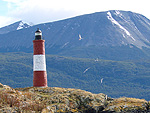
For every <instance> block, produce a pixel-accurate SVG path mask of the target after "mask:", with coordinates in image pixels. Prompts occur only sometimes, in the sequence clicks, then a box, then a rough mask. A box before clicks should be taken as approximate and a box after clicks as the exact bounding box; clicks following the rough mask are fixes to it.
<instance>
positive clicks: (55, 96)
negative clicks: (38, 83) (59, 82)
mask: <svg viewBox="0 0 150 113" xmlns="http://www.w3.org/2000/svg"><path fill="white" fill-rule="evenodd" d="M138 110H141V111H148V110H149V103H148V102H147V101H146V100H144V99H135V98H126V97H123V98H118V99H113V98H110V97H107V95H105V94H102V93H100V94H92V93H91V92H87V91H83V90H80V89H71V88H58V87H46V88H37V87H28V88H17V89H13V88H11V87H9V86H6V85H3V84H0V112H33V111H34V112H40V113H108V112H133V111H138Z"/></svg>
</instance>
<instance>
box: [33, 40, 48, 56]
mask: <svg viewBox="0 0 150 113" xmlns="http://www.w3.org/2000/svg"><path fill="white" fill-rule="evenodd" d="M44 42H45V40H33V49H34V55H39V54H42V55H45V45H44Z"/></svg>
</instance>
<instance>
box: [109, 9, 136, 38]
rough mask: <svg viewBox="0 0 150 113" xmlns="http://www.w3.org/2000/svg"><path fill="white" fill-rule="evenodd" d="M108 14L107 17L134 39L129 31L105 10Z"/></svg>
mask: <svg viewBox="0 0 150 113" xmlns="http://www.w3.org/2000/svg"><path fill="white" fill-rule="evenodd" d="M107 14H108V16H107V18H108V19H109V20H110V21H111V22H112V23H113V24H116V25H117V26H118V27H119V28H120V29H122V30H123V31H124V32H125V33H126V34H127V35H128V36H130V37H131V38H132V39H133V40H134V41H135V39H134V38H133V37H132V36H131V34H130V33H129V31H127V30H126V29H125V28H124V27H123V26H121V25H120V24H119V23H118V22H117V21H116V20H115V19H114V18H113V17H112V15H111V13H110V12H107Z"/></svg>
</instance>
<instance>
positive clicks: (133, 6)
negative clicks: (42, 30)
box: [0, 0, 150, 28]
mask: <svg viewBox="0 0 150 113" xmlns="http://www.w3.org/2000/svg"><path fill="white" fill-rule="evenodd" d="M108 10H124V11H132V12H135V13H139V14H142V15H144V16H146V17H147V18H148V19H150V2H149V0H0V28H1V27H4V26H6V25H9V24H12V23H14V22H17V21H20V20H22V21H24V22H27V23H30V24H31V23H32V24H40V23H46V22H53V21H58V20H62V19H66V18H71V17H75V16H79V15H83V14H90V13H94V12H101V11H108Z"/></svg>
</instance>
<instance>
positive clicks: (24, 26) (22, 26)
mask: <svg viewBox="0 0 150 113" xmlns="http://www.w3.org/2000/svg"><path fill="white" fill-rule="evenodd" d="M28 27H30V25H29V24H27V23H26V22H23V21H20V23H19V26H18V27H17V29H16V30H20V29H23V28H28Z"/></svg>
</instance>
